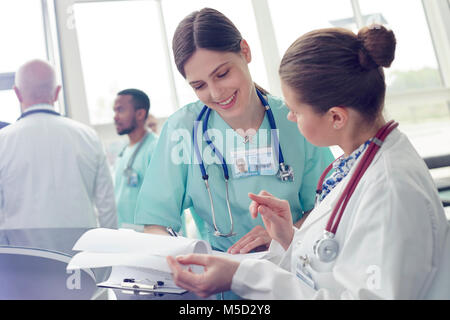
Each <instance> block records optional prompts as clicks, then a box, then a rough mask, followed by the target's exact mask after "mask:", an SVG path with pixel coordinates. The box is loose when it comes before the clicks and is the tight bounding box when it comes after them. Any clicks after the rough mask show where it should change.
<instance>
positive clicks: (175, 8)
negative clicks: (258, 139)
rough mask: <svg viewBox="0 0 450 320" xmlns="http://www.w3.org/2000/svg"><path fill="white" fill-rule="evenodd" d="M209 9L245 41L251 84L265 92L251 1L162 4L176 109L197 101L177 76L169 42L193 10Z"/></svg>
mask: <svg viewBox="0 0 450 320" xmlns="http://www.w3.org/2000/svg"><path fill="white" fill-rule="evenodd" d="M204 7H209V8H213V9H216V10H218V11H220V12H222V13H223V14H224V15H225V16H227V17H228V18H229V19H230V20H231V21H232V22H233V23H234V24H235V25H236V27H237V28H238V30H239V31H240V32H241V34H242V37H243V38H244V39H246V40H247V42H248V44H249V46H250V49H251V51H252V61H251V62H250V64H249V69H250V73H251V75H252V78H253V81H255V82H256V83H258V84H259V85H260V86H262V87H263V88H268V80H267V74H266V69H265V66H264V61H263V56H262V52H261V45H260V39H259V36H258V33H257V30H256V22H255V18H254V14H253V7H252V3H251V1H250V0H228V1H223V0H198V1H162V8H163V13H164V19H165V22H166V28H167V37H168V39H167V41H168V43H169V44H170V59H171V61H172V66H173V67H172V70H173V72H174V79H175V83H176V88H177V92H178V100H179V107H181V106H183V105H185V104H187V103H189V102H193V101H196V100H198V98H197V97H196V95H195V93H194V91H193V90H192V88H191V87H190V86H189V85H188V84H187V82H186V81H185V79H184V78H183V76H182V75H181V74H180V73H179V72H178V69H177V68H176V66H175V63H174V61H173V54H172V46H171V45H172V38H173V34H174V32H175V29H176V27H177V26H178V24H179V23H180V21H181V20H182V19H183V18H184V17H186V16H187V15H189V14H190V13H191V12H193V11H195V10H200V9H202V8H204Z"/></svg>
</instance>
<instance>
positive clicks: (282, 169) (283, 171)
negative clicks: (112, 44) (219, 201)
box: [193, 89, 294, 238]
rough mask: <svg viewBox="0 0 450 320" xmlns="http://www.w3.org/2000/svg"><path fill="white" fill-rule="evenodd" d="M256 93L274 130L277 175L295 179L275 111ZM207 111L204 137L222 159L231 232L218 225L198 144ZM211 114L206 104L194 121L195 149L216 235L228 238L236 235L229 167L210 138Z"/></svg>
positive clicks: (203, 129) (257, 91) (284, 178)
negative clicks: (282, 141)
mask: <svg viewBox="0 0 450 320" xmlns="http://www.w3.org/2000/svg"><path fill="white" fill-rule="evenodd" d="M256 93H257V95H258V97H259V99H260V100H261V102H262V104H263V106H264V108H265V109H266V114H267V118H268V120H269V124H270V128H271V129H272V130H271V132H272V135H273V140H274V145H275V146H278V155H279V157H278V162H279V170H278V172H277V177H278V178H279V179H280V180H281V181H294V171H293V170H292V168H291V167H290V166H288V165H286V164H285V163H284V158H283V153H282V151H281V146H280V143H279V139H278V134H277V126H276V124H275V119H274V117H273V113H272V110H271V109H270V106H269V103H268V102H267V100H266V99H265V98H264V97H263V95H262V94H261V92H259V90H258V89H256ZM205 113H206V115H205V121H203V126H202V132H203V137H204V138H205V140H206V143H207V144H208V145H209V146H210V147H211V149H212V151H213V152H214V154H215V155H217V157H218V158H219V160H220V161H221V163H222V168H223V175H224V179H225V187H226V202H227V208H228V216H229V218H230V224H231V228H230V232H228V233H222V232H220V231H219V228H218V227H217V224H216V214H215V211H214V204H213V199H212V195H211V190H210V188H209V183H208V178H209V177H208V174H207V173H206V169H205V165H204V163H203V159H202V156H201V153H200V149H199V146H198V141H197V131H198V126H199V123H200V121H201V120H202V118H203V115H204V114H205ZM210 114H211V109H210V108H208V107H207V106H206V105H205V106H204V107H203V109H202V111H201V112H200V113H199V115H198V117H197V120H196V121H195V122H194V129H193V142H194V150H195V154H196V157H197V159H198V162H199V166H200V171H201V172H202V179H203V181H204V182H205V186H206V190H207V191H208V196H209V201H210V204H211V212H212V219H213V225H214V235H215V236H218V237H225V238H227V237H231V236H234V235H236V233H234V232H233V231H234V224H233V215H232V214H231V208H230V199H229V192H228V180H229V175H228V167H227V164H226V161H225V159H224V157H223V155H222V154H221V153H220V151H219V150H217V148H216V146H215V145H214V143H213V142H212V141H211V139H210V138H209V135H208V133H207V129H208V120H209V115H210Z"/></svg>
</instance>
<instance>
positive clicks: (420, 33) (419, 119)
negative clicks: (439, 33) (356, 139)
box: [359, 0, 450, 157]
mask: <svg viewBox="0 0 450 320" xmlns="http://www.w3.org/2000/svg"><path fill="white" fill-rule="evenodd" d="M359 3H360V8H361V12H362V14H363V16H365V17H369V19H367V20H366V24H368V23H370V22H378V23H383V24H384V25H386V26H387V27H388V28H390V29H392V30H393V31H394V33H395V36H396V39H397V47H396V53H395V60H394V62H393V63H392V66H391V67H390V68H387V69H385V74H386V82H387V84H388V88H387V96H388V98H387V100H386V109H385V110H386V114H387V116H388V118H393V119H395V120H397V121H399V123H400V126H401V129H402V130H403V131H404V132H405V133H406V134H407V135H408V137H409V138H410V139H411V141H412V143H413V144H414V146H415V147H416V149H417V150H418V152H419V153H420V154H421V155H422V156H423V157H427V156H433V155H439V154H448V153H450V103H449V101H446V99H445V98H442V99H439V98H438V96H439V95H440V92H439V91H436V92H433V91H430V93H429V94H428V95H426V94H425V95H420V96H422V97H423V98H420V96H417V97H418V98H415V97H416V95H417V93H418V92H426V91H427V90H433V89H438V88H443V83H442V79H441V76H440V70H439V65H438V62H437V59H436V54H435V51H434V46H433V43H432V40H431V36H430V31H429V29H428V24H427V20H426V18H425V13H424V8H423V5H422V1H420V0H398V1H387V0H379V1H369V0H359ZM405 8H407V14H405ZM399 94H400V95H401V94H404V97H403V99H398V98H396V99H391V98H390V97H392V96H396V95H397V96H398V95H399Z"/></svg>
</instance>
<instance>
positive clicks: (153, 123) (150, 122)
mask: <svg viewBox="0 0 450 320" xmlns="http://www.w3.org/2000/svg"><path fill="white" fill-rule="evenodd" d="M146 124H147V128H148V129H150V130H151V131H152V132H153V133H155V134H158V120H157V119H156V118H155V116H154V115H152V114H151V113H149V114H148V117H147V122H146Z"/></svg>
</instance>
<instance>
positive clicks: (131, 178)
mask: <svg viewBox="0 0 450 320" xmlns="http://www.w3.org/2000/svg"><path fill="white" fill-rule="evenodd" d="M147 137H148V131H146V132H145V135H144V136H143V137H142V139H141V141H139V144H138V146H137V147H136V149H134V152H133V154H132V155H131V157H130V159H129V160H128V163H127V166H126V168H125V169H124V170H123V175H124V176H125V178H127V185H128V186H129V187H137V186H138V184H139V177H138V174H137V172H136V171H135V170H133V163H134V159H135V158H136V155H137V154H138V152H139V149H141V147H142V145H143V144H144V142H145V139H147ZM127 147H128V145H126V146H125V147H124V148H123V149H122V151H121V152H120V153H119V157H122V156H123V153H124V152H125V149H126V148H127Z"/></svg>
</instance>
